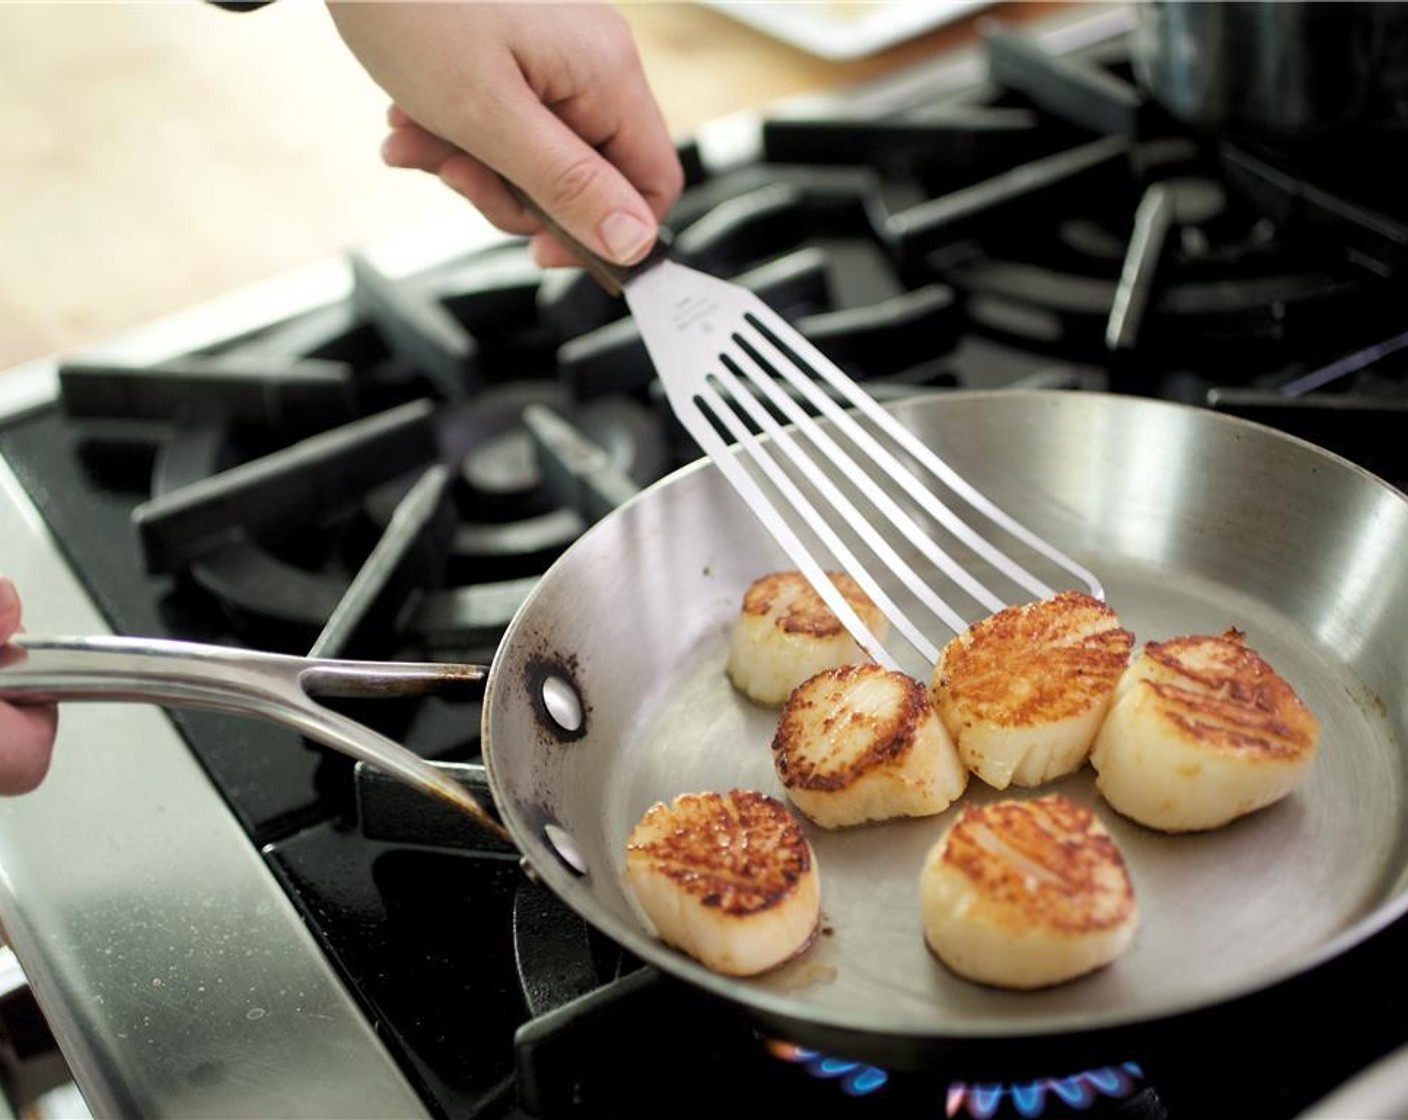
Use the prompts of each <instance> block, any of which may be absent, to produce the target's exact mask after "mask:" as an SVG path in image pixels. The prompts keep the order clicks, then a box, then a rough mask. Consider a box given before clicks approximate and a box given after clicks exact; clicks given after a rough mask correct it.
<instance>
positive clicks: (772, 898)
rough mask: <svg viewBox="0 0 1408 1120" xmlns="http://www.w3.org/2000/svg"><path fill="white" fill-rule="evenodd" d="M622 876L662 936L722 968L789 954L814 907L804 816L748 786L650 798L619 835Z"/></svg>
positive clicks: (741, 970) (800, 942) (811, 928)
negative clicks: (626, 833)
mask: <svg viewBox="0 0 1408 1120" xmlns="http://www.w3.org/2000/svg"><path fill="white" fill-rule="evenodd" d="M626 878H627V881H628V882H629V883H630V886H631V889H632V890H633V891H634V893H635V897H636V899H637V901H639V903H640V905H641V909H643V910H644V911H645V913H646V915H647V916H648V917H649V918H650V920H651V922H653V923H654V925H655V929H656V932H657V933H658V934H659V936H660V939H661V940H662V941H664V942H666V943H667V944H670V945H673V946H675V948H677V949H680V950H682V951H683V952H685V953H688V954H689V955H690V956H691V957H694V958H695V959H696V960H698V961H700V962H702V963H703V964H705V965H707V966H708V967H709V968H712V969H714V970H715V971H716V972H722V973H726V974H727V975H730V976H751V975H754V974H756V973H759V972H764V971H766V970H767V969H769V968H772V967H774V966H775V965H778V964H781V963H782V962H783V961H786V960H788V959H789V958H790V957H793V956H796V955H797V954H798V953H800V952H801V951H802V950H803V949H805V948H806V947H807V946H808V945H809V944H810V943H811V940H812V938H813V936H814V935H815V932H816V928H817V923H818V920H819V919H820V916H821V881H820V878H819V876H818V874H817V867H816V860H815V858H814V857H813V855H812V850H811V845H809V844H808V843H807V838H806V836H805V835H804V834H803V832H802V826H801V825H800V824H799V823H798V822H797V819H796V818H795V817H793V816H792V814H791V813H789V812H788V811H787V808H786V807H785V806H784V805H783V804H782V803H781V802H780V801H778V800H777V799H776V798H772V797H769V796H767V795H766V794H763V793H757V792H754V791H751V790H742V789H735V790H730V791H729V792H728V793H722V794H721V793H685V794H681V795H680V796H679V797H676V798H675V799H674V801H673V802H671V803H670V804H669V805H666V804H664V803H663V802H660V803H657V804H655V805H653V806H652V807H651V808H650V809H648V810H647V811H646V813H645V815H644V816H643V817H642V818H641V819H640V822H639V823H638V824H637V825H636V826H635V828H633V829H632V830H631V834H630V836H629V838H628V839H627V843H626Z"/></svg>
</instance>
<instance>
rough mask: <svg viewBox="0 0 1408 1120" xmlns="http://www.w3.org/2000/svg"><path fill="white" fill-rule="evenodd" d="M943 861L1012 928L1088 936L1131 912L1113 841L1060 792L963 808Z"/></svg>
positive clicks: (1089, 814)
mask: <svg viewBox="0 0 1408 1120" xmlns="http://www.w3.org/2000/svg"><path fill="white" fill-rule="evenodd" d="M942 862H943V863H944V864H945V865H947V866H948V867H950V868H952V869H954V870H956V871H958V872H959V873H961V874H962V875H963V876H964V877H965V878H966V879H967V880H968V881H969V882H970V883H972V885H973V887H974V889H975V890H976V891H977V892H979V894H980V895H981V897H982V899H983V904H984V905H985V907H987V908H988V909H989V910H990V911H991V914H990V917H991V920H992V921H993V922H994V923H995V924H998V925H1003V926H1007V927H1009V928H1013V929H1019V930H1020V929H1027V928H1033V927H1035V928H1044V929H1047V930H1051V931H1055V932H1060V933H1068V934H1082V933H1090V932H1094V931H1098V930H1106V929H1111V928H1114V927H1116V926H1119V925H1121V924H1123V923H1124V922H1126V921H1128V919H1129V917H1130V915H1131V914H1132V913H1133V912H1134V907H1135V900H1134V887H1133V885H1132V884H1131V883H1130V880H1129V874H1128V871H1127V870H1126V868H1125V863H1124V857H1123V856H1121V855H1120V851H1119V849H1118V848H1117V847H1116V846H1115V842H1114V839H1113V838H1112V837H1111V836H1110V834H1109V833H1108V832H1106V831H1105V827H1104V825H1102V824H1101V823H1100V820H1099V818H1098V817H1096V816H1095V814H1094V813H1092V812H1091V811H1090V810H1089V809H1087V808H1085V807H1084V806H1082V805H1078V804H1076V803H1075V802H1074V801H1071V800H1070V799H1069V798H1066V797H1063V796H1061V795H1060V794H1051V795H1049V796H1046V797H1039V798H1036V799H1034V800H1030V801H994V802H990V803H989V804H986V805H970V806H968V807H967V808H965V809H964V810H963V812H962V814H960V816H959V818H958V820H957V821H955V822H954V824H953V826H952V828H951V829H950V831H949V833H948V837H947V843H946V846H945V850H944V853H943V858H942Z"/></svg>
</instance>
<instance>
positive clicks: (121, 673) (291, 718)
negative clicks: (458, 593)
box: [0, 634, 512, 843]
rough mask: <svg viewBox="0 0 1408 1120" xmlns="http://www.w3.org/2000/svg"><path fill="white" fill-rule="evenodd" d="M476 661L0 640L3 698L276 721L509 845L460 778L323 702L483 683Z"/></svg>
mask: <svg viewBox="0 0 1408 1120" xmlns="http://www.w3.org/2000/svg"><path fill="white" fill-rule="evenodd" d="M486 674H487V670H486V669H485V668H484V666H482V665H451V664H445V665H439V664H424V663H412V662H394V661H390V662H380V661H333V660H329V659H326V658H305V657H293V656H289V655H285V654H276V653H261V652H257V651H254V650H245V649H237V648H234V647H226V646H216V645H205V644H201V643H199V642H180V641H168V640H164V639H154V638H123V637H109V636H106V635H96V636H90V637H39V636H36V635H32V634H16V635H15V636H14V637H13V638H12V639H11V640H10V642H9V643H8V644H6V645H3V646H0V699H9V700H16V701H20V702H25V701H29V702H34V703H38V702H49V701H75V700H88V701H126V702H138V703H150V704H160V705H162V706H163V707H175V708H205V709H209V710H213V711H221V712H230V713H232V714H235V715H242V716H250V717H253V718H256V719H262V720H267V721H269V722H271V723H278V724H282V725H283V726H285V727H289V728H292V729H293V730H294V731H297V732H298V733H299V734H301V735H306V736H307V737H308V738H310V739H313V740H315V741H316V742H319V743H322V744H323V745H324V746H327V747H331V748H332V749H333V750H336V751H340V752H341V753H343V754H346V755H349V756H350V757H352V758H355V759H357V760H358V761H361V762H365V763H367V764H368V765H369V766H374V767H376V768H377V769H378V770H381V771H383V772H385V773H387V774H389V775H390V776H391V777H393V778H396V779H397V780H398V781H402V782H405V783H406V784H407V785H410V786H413V787H415V788H416V789H418V790H420V791H421V792H423V793H427V794H430V795H431V796H433V797H435V798H438V799H439V800H441V801H444V802H447V803H448V804H450V805H452V806H454V807H455V808H457V809H460V810H461V811H463V812H465V813H468V814H469V815H470V816H471V817H473V818H474V819H475V820H476V821H477V822H479V824H480V825H482V826H483V827H484V828H487V829H488V830H489V831H490V832H492V833H494V834H495V835H496V836H499V837H500V838H502V839H504V840H507V841H509V842H510V843H512V838H511V837H510V835H509V833H508V832H507V830H505V829H504V827H503V825H501V824H500V823H499V822H498V821H496V820H495V819H494V818H493V817H492V816H491V815H490V814H489V813H488V812H486V811H485V809H484V808H483V806H481V805H480V804H479V802H478V801H477V800H475V798H474V797H473V796H472V795H471V794H470V793H469V791H468V790H467V789H465V787H464V786H462V785H461V784H460V783H459V782H456V781H454V780H453V779H452V778H450V777H448V776H447V775H446V774H444V773H443V772H441V771H440V770H439V769H438V768H436V767H435V766H432V765H431V764H430V763H429V762H427V761H425V759H423V758H421V757H420V756H419V755H418V754H416V753H415V752H414V751H411V750H407V749H406V748H405V747H403V746H401V745H400V744H399V743H397V742H394V741H393V740H391V739H388V738H387V737H386V736H384V735H382V734H380V733H379V732H377V731H373V730H372V729H371V728H370V727H367V726H366V725H365V724H362V723H358V722H357V721H356V720H354V719H351V718H350V717H348V716H345V715H342V714H341V713H340V712H335V711H333V710H332V709H330V708H326V707H324V706H323V705H322V704H319V703H318V702H317V701H315V700H314V699H313V698H312V696H311V695H310V693H314V692H318V693H322V694H323V695H327V696H342V697H352V696H364V697H377V696H381V697H389V696H406V695H424V694H426V693H428V692H431V691H436V690H439V689H443V688H445V687H447V686H448V687H452V688H466V687H472V688H481V689H482V685H483V682H484V680H485V677H486Z"/></svg>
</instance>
